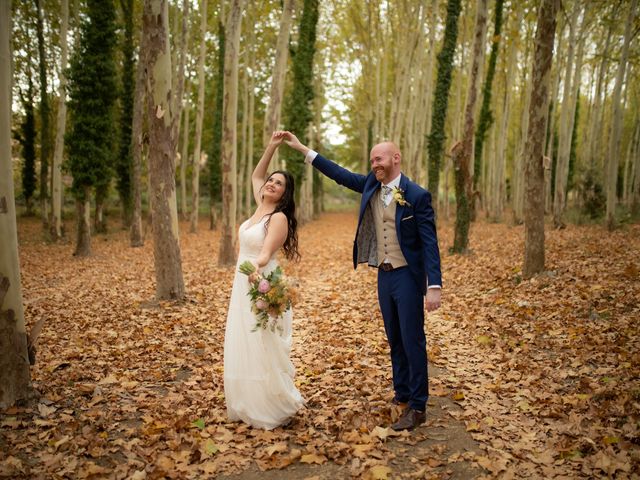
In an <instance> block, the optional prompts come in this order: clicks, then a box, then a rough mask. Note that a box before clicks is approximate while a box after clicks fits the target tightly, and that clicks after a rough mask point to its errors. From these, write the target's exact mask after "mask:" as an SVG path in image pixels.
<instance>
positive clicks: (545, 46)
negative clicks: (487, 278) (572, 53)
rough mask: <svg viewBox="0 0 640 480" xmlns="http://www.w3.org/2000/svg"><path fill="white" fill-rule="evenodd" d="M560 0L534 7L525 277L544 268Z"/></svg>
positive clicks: (523, 268) (528, 133)
mask: <svg viewBox="0 0 640 480" xmlns="http://www.w3.org/2000/svg"><path fill="white" fill-rule="evenodd" d="M559 6H560V0H542V4H541V5H540V8H539V10H538V25H537V28H536V43H535V51H534V59H533V71H532V73H531V100H530V102H529V105H530V110H529V128H528V131H527V143H526V145H525V207H524V232H525V247H524V265H523V267H522V273H523V276H524V277H525V278H530V277H532V276H533V275H535V274H537V273H540V272H542V271H543V270H544V195H543V193H544V166H543V155H544V142H545V136H546V135H545V133H546V131H547V114H548V111H549V87H550V83H551V64H552V63H553V42H554V38H555V33H556V14H557V11H558V8H559Z"/></svg>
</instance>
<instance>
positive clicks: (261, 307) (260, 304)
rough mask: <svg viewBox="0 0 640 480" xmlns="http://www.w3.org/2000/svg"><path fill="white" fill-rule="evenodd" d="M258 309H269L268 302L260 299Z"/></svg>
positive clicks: (257, 301) (257, 303) (257, 302)
mask: <svg viewBox="0 0 640 480" xmlns="http://www.w3.org/2000/svg"><path fill="white" fill-rule="evenodd" d="M256 308H257V309H258V310H264V309H265V308H267V302H265V301H264V300H263V299H261V298H259V299H258V300H256Z"/></svg>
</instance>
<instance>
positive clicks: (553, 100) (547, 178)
mask: <svg viewBox="0 0 640 480" xmlns="http://www.w3.org/2000/svg"><path fill="white" fill-rule="evenodd" d="M556 36H557V37H558V44H557V47H556V48H557V50H556V57H557V58H558V62H556V65H555V69H554V70H555V74H554V75H553V80H552V87H551V97H550V98H549V120H548V121H547V132H548V135H547V140H546V142H547V145H546V157H547V158H548V159H549V160H548V163H549V164H551V162H552V159H553V157H554V155H556V153H555V152H554V148H555V145H554V143H555V142H554V138H555V131H556V116H557V115H556V113H555V112H556V110H557V109H558V105H557V104H558V91H559V89H560V77H561V73H562V48H563V45H562V43H563V38H564V35H563V31H562V27H560V35H556ZM553 189H554V185H551V168H545V170H544V211H545V213H548V212H549V211H551V210H552V209H553Z"/></svg>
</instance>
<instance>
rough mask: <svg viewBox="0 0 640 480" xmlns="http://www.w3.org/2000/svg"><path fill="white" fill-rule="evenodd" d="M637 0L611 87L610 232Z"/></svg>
mask: <svg viewBox="0 0 640 480" xmlns="http://www.w3.org/2000/svg"><path fill="white" fill-rule="evenodd" d="M637 4H638V0H631V6H630V7H629V12H628V14H627V21H626V25H625V31H624V43H623V45H622V52H621V53H620V62H619V63H618V72H617V74H616V82H615V84H614V87H613V94H612V96H611V107H612V112H611V117H612V118H611V134H610V135H609V155H608V158H607V183H606V186H607V188H606V191H607V211H606V224H607V228H608V229H609V230H610V231H611V230H613V229H614V228H615V227H616V219H615V213H616V211H615V210H616V205H617V203H618V198H617V191H616V190H617V189H616V187H617V182H618V164H619V161H620V160H619V157H620V134H621V130H622V108H621V104H620V103H621V102H620V96H621V93H622V83H623V81H624V76H625V69H626V67H627V61H628V58H629V43H630V42H631V33H632V30H633V29H632V27H633V21H634V18H635V12H636V6H637Z"/></svg>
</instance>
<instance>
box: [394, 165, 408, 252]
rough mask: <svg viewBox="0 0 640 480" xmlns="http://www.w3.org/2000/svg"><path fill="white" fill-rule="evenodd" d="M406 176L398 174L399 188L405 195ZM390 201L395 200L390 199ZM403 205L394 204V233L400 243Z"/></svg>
mask: <svg viewBox="0 0 640 480" xmlns="http://www.w3.org/2000/svg"><path fill="white" fill-rule="evenodd" d="M407 183H408V181H407V177H405V176H404V173H403V174H401V176H400V185H399V187H400V190H402V192H403V194H405V195H406V192H407ZM391 201H392V202H393V201H395V200H391ZM404 208H405V205H400V204H399V203H397V204H396V235H397V236H398V243H399V244H402V238H401V236H400V235H401V234H400V222H401V221H402V217H403V215H404Z"/></svg>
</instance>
